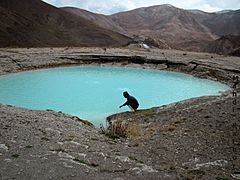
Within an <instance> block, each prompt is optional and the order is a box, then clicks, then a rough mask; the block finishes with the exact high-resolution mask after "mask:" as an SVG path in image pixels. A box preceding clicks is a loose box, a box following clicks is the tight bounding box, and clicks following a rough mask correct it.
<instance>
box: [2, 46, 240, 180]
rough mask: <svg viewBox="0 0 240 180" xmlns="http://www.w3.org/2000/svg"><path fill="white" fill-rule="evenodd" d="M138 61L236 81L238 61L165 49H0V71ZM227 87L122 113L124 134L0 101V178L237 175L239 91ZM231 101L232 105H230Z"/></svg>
mask: <svg viewBox="0 0 240 180" xmlns="http://www.w3.org/2000/svg"><path fill="white" fill-rule="evenodd" d="M79 64H100V65H103V64H105V65H121V66H136V67H138V66H141V67H144V68H157V69H166V70H173V71H180V72H185V73H189V74H192V75H194V76H198V77H205V78H210V79H214V80H218V81H221V82H224V83H227V84H229V85H233V79H232V76H233V75H238V76H239V75H240V58H237V57H224V56H218V55H213V54H200V53H190V52H181V51H169V50H151V52H148V51H143V50H139V49H134V50H129V49H107V51H106V52H105V51H104V49H99V48H92V49H89V48H81V49H78V48H52V49H50V48H45V49H0V74H2V75H3V74H7V73H12V72H19V71H24V70H30V69H38V68H48V67H56V66H66V65H79ZM239 86H240V85H239V84H238V85H237V86H236V92H237V97H233V95H232V92H226V93H225V94H224V95H222V96H219V97H202V98H196V99H191V100H187V101H183V102H178V103H175V104H171V105H167V106H162V107H156V108H152V109H148V110H140V111H137V112H135V113H130V112H126V113H121V114H117V115H113V116H111V117H109V120H111V121H115V120H117V121H127V122H128V123H129V124H131V128H130V130H129V136H128V138H120V139H111V138H109V137H107V136H105V135H104V134H102V133H101V131H100V130H99V129H96V128H94V127H92V126H90V125H89V124H87V122H84V121H81V120H80V119H78V118H76V117H72V116H71V115H66V114H63V113H61V112H54V111H50V110H48V111H34V110H28V109H22V108H17V107H12V106H7V105H0V179H115V180H122V179H204V180H205V179H216V180H224V179H240V177H239V176H240V175H239V171H240V130H239V129H240V121H239V119H240V96H239V95H238V94H239ZM235 100H236V103H235Z"/></svg>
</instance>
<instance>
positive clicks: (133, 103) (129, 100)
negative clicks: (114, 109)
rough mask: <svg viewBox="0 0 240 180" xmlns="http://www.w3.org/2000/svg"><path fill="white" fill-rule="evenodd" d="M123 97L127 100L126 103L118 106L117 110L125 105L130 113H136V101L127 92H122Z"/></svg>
mask: <svg viewBox="0 0 240 180" xmlns="http://www.w3.org/2000/svg"><path fill="white" fill-rule="evenodd" d="M123 96H124V97H125V98H126V99H127V101H126V102H125V103H124V104H123V105H121V106H119V108H121V107H123V106H126V105H127V106H128V107H129V108H130V109H131V110H132V111H136V110H137V108H138V106H139V104H138V101H137V99H136V98H135V97H133V96H130V95H129V94H128V92H127V91H125V92H123Z"/></svg>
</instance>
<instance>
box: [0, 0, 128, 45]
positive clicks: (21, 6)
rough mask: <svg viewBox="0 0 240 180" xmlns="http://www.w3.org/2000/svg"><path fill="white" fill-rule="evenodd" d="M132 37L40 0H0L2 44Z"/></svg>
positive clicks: (107, 41) (119, 41) (112, 41)
mask: <svg viewBox="0 0 240 180" xmlns="http://www.w3.org/2000/svg"><path fill="white" fill-rule="evenodd" d="M129 40H130V39H129V38H128V37H126V36H124V35H121V34H119V33H117V32H112V31H111V30H107V29H104V28H102V27H99V26H98V25H96V24H94V23H92V22H91V21H89V20H87V19H84V18H81V17H78V16H76V15H74V14H71V13H67V12H65V11H63V10H61V9H59V8H56V7H54V6H51V5H49V4H47V3H45V2H43V1H41V0H21V1H18V0H1V1H0V47H6V46H13V47H46V46H122V45H126V44H127V43H128V42H129Z"/></svg>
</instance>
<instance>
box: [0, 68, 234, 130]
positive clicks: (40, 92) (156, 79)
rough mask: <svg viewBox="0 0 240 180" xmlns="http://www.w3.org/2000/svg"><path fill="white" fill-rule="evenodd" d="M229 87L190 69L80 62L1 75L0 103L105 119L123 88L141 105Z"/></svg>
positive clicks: (116, 105)
mask: <svg viewBox="0 0 240 180" xmlns="http://www.w3.org/2000/svg"><path fill="white" fill-rule="evenodd" d="M228 89H229V87H228V86H226V85H224V84H221V83H218V82H214V81H209V80H203V79H197V78H194V77H192V76H189V75H185V74H181V73H174V72H167V71H159V70H143V69H137V68H119V67H99V66H80V67H65V68H56V69H47V70H37V71H28V72H22V73H16V74H10V75H4V76H0V103H3V104H11V105H15V106H20V107H25V108H30V109H36V110H45V109H53V110H56V111H63V112H65V113H69V114H71V115H77V116H79V117H80V118H83V119H88V120H90V121H91V122H93V123H94V124H95V125H97V126H98V125H99V124H100V123H104V122H105V118H106V117H107V116H108V115H110V114H113V113H118V112H121V111H128V110H129V109H128V107H127V106H126V107H123V108H122V109H119V105H121V104H123V103H124V102H125V100H126V99H125V98H124V97H123V96H122V92H123V91H128V92H129V94H130V95H133V96H134V97H136V98H137V99H138V101H139V104H140V109H143V108H151V107H153V106H160V105H164V104H169V103H172V102H177V101H180V100H184V99H189V98H192V97H199V96H205V95H219V94H220V92H223V91H226V90H228Z"/></svg>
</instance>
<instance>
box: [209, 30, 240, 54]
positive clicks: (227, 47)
mask: <svg viewBox="0 0 240 180" xmlns="http://www.w3.org/2000/svg"><path fill="white" fill-rule="evenodd" d="M239 47H240V35H239V36H234V35H225V36H222V37H221V38H219V39H217V40H215V41H213V42H211V43H210V44H209V45H208V46H207V48H206V49H205V51H207V52H211V53H217V54H229V55H234V56H240V53H239V52H240V51H239V50H240V48H239Z"/></svg>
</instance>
